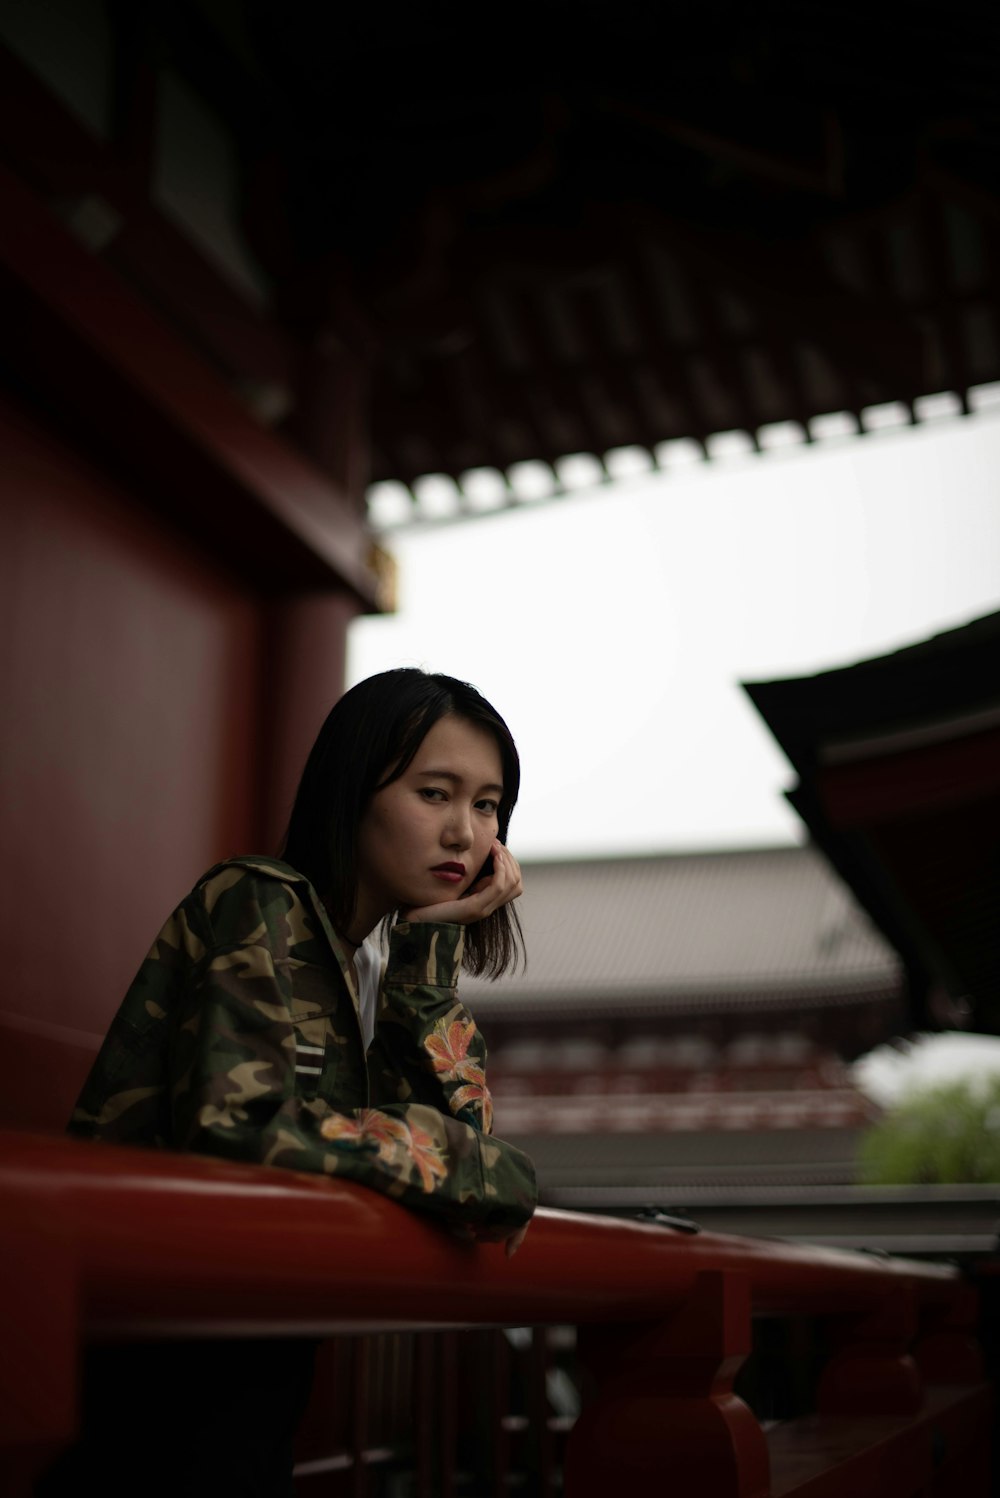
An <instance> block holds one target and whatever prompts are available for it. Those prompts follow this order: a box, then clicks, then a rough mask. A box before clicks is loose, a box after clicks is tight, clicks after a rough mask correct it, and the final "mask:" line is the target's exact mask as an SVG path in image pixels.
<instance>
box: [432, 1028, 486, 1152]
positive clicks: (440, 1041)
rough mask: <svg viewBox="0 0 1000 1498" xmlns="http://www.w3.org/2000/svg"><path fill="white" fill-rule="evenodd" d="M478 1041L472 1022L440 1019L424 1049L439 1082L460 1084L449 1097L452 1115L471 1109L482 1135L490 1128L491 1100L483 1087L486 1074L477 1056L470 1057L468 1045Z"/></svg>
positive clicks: (484, 1086)
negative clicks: (428, 1055)
mask: <svg viewBox="0 0 1000 1498" xmlns="http://www.w3.org/2000/svg"><path fill="white" fill-rule="evenodd" d="M475 1038H477V1030H476V1026H475V1024H474V1023H473V1021H472V1020H471V1019H470V1020H465V1021H463V1020H461V1019H456V1020H452V1021H451V1023H450V1024H449V1022H448V1020H447V1018H444V1019H439V1020H438V1021H437V1023H436V1024H435V1026H434V1030H433V1032H432V1033H431V1034H430V1035H428V1036H427V1038H426V1039H425V1041H424V1046H425V1048H426V1049H427V1051H428V1052H429V1054H430V1057H431V1065H432V1067H433V1069H434V1071H435V1072H437V1074H438V1076H439V1078H440V1080H441V1081H442V1082H443V1083H445V1082H461V1083H462V1084H463V1085H462V1086H460V1087H457V1088H456V1090H455V1091H454V1092H453V1093H451V1094H450V1096H449V1098H448V1102H449V1105H450V1107H451V1110H452V1112H453V1113H458V1112H459V1111H460V1110H461V1109H463V1108H471V1109H472V1111H473V1113H475V1114H476V1115H477V1121H478V1122H479V1123H480V1126H481V1128H482V1130H483V1133H484V1134H489V1133H490V1132H491V1131H492V1128H493V1100H492V1098H491V1097H490V1091H489V1088H488V1087H487V1085H486V1073H485V1071H484V1070H483V1068H482V1066H481V1065H480V1064H479V1061H478V1057H477V1056H474V1055H472V1056H470V1054H469V1045H470V1042H471V1041H472V1040H474V1039H475Z"/></svg>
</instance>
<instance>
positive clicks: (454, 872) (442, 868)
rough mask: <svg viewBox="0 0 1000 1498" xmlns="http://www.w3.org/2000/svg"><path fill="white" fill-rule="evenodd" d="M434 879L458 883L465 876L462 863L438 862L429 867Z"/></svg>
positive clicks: (447, 882)
mask: <svg viewBox="0 0 1000 1498" xmlns="http://www.w3.org/2000/svg"><path fill="white" fill-rule="evenodd" d="M431 873H432V874H433V875H434V877H435V878H436V879H443V880H444V881H445V883H446V884H460V883H461V882H462V880H463V879H464V878H465V864H464V863H439V864H438V865H437V867H436V868H433V869H431Z"/></svg>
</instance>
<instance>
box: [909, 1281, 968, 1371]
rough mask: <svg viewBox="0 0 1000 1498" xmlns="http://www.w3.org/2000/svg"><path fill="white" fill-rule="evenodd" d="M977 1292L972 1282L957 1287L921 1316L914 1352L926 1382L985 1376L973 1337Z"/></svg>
mask: <svg viewBox="0 0 1000 1498" xmlns="http://www.w3.org/2000/svg"><path fill="white" fill-rule="evenodd" d="M978 1326H979V1295H978V1292H977V1291H976V1290H975V1289H974V1288H973V1287H972V1285H963V1286H962V1287H961V1288H959V1287H956V1290H955V1295H954V1298H953V1299H952V1300H951V1301H950V1302H949V1304H948V1305H945V1306H933V1307H930V1308H929V1309H928V1310H927V1312H926V1313H925V1315H924V1316H923V1317H921V1323H920V1337H919V1339H918V1341H917V1345H916V1347H915V1348H914V1349H913V1355H914V1357H915V1358H916V1360H917V1367H918V1368H919V1369H920V1372H921V1373H922V1374H923V1376H924V1378H925V1379H926V1380H927V1382H928V1383H929V1384H978V1383H982V1381H983V1380H984V1379H985V1377H986V1372H985V1369H984V1367H983V1352H982V1348H981V1347H980V1345H979V1342H978V1340H977V1337H976V1332H977V1328H978Z"/></svg>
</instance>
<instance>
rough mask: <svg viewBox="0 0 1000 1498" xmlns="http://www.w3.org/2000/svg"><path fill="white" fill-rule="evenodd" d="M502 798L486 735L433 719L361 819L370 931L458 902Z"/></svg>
mask: <svg viewBox="0 0 1000 1498" xmlns="http://www.w3.org/2000/svg"><path fill="white" fill-rule="evenodd" d="M502 794H503V770H502V762H501V758H500V749H499V746H498V745H497V741H496V739H495V738H494V737H493V735H492V734H491V733H490V732H489V730H488V729H485V728H482V727H480V726H479V725H478V724H476V723H469V722H467V721H466V720H465V719H464V718H457V717H454V716H452V715H450V714H449V715H448V716H446V717H443V718H439V719H438V721H437V722H436V723H435V724H434V726H433V727H432V728H431V729H429V730H428V732H427V735H426V737H425V738H424V741H423V743H422V744H421V745H420V748H419V749H418V750H417V752H416V754H415V755H414V757H413V760H412V762H411V763H410V765H409V766H408V767H407V769H406V770H404V772H403V774H402V775H401V776H400V777H399V779H398V780H393V781H392V782H391V783H390V784H389V785H387V786H384V787H383V789H382V790H380V791H376V792H375V794H374V795H373V796H372V799H371V801H370V802H369V803H368V806H367V807H366V808H365V811H364V813H363V815H362V817H361V822H360V825H359V829H358V905H357V911H358V914H359V915H360V916H362V917H363V918H364V919H365V920H366V922H367V921H368V920H370V921H371V924H372V925H374V924H375V923H376V922H377V921H378V920H379V919H381V917H382V916H383V915H388V913H389V912H390V911H391V910H395V909H396V908H397V907H402V908H403V909H406V908H408V907H409V908H415V907H422V906H427V905H436V904H440V903H443V902H444V901H447V900H455V899H456V898H457V897H458V896H459V895H461V894H463V893H464V892H465V891H466V890H467V889H468V888H469V886H470V885H471V884H472V883H473V881H474V880H475V878H476V876H477V875H478V873H479V871H480V869H481V868H482V866H483V864H484V863H485V861H486V858H487V856H488V854H489V852H490V846H491V844H492V842H493V839H494V838H495V837H496V835H497V830H498V821H497V811H498V808H499V805H500V798H501V796H502ZM372 912H374V914H372ZM369 929H370V928H369Z"/></svg>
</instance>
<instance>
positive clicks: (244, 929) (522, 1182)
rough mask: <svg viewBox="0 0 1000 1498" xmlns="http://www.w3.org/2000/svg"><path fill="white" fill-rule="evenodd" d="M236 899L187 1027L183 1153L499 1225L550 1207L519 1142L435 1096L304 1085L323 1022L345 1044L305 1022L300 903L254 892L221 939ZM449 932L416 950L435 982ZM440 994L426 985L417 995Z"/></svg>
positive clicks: (179, 1037) (177, 1040)
mask: <svg viewBox="0 0 1000 1498" xmlns="http://www.w3.org/2000/svg"><path fill="white" fill-rule="evenodd" d="M236 893H237V892H236V891H231V892H229V895H228V898H226V897H224V898H223V899H221V900H220V901H219V904H218V906H217V907H216V910H215V911H213V912H212V917H211V918H212V920H213V924H214V926H215V932H214V935H215V940H214V941H213V943H212V949H211V951H210V953H209V954H208V957H207V960H206V962H205V963H204V964H203V966H202V971H201V976H200V979H199V981H198V982H197V983H195V984H192V985H191V986H190V988H189V990H188V991H187V992H186V993H185V995H184V997H183V999H182V1001H181V1002H182V1009H183V1012H181V1013H179V1014H178V1016H177V1020H178V1022H177V1024H176V1025H175V1027H174V1031H173V1055H172V1057H171V1065H170V1069H169V1070H170V1076H171V1091H172V1096H171V1107H172V1119H173V1136H174V1141H175V1144H176V1147H177V1148H180V1149H186V1150H195V1151H198V1152H200V1153H204V1154H213V1155H221V1156H224V1157H226V1158H228V1159H238V1160H248V1161H254V1162H258V1163H261V1164H265V1165H279V1166H283V1167H286V1168H288V1169H292V1170H308V1171H315V1172H316V1173H318V1174H325V1175H336V1176H341V1177H344V1178H346V1179H348V1180H353V1181H357V1182H360V1183H361V1184H362V1185H365V1186H369V1187H371V1188H373V1189H374V1190H377V1191H381V1192H384V1193H385V1194H386V1195H388V1196H390V1197H393V1198H395V1199H397V1200H399V1201H400V1202H402V1203H404V1204H405V1205H406V1206H408V1207H412V1208H415V1209H417V1210H419V1211H421V1212H427V1213H431V1214H436V1215H439V1216H442V1217H445V1218H448V1219H450V1220H452V1221H456V1222H463V1223H474V1224H477V1225H482V1226H485V1227H489V1228H503V1227H507V1226H509V1227H516V1226H519V1225H520V1224H521V1223H523V1222H526V1221H527V1220H528V1219H529V1218H530V1216H531V1213H532V1211H533V1210H534V1206H535V1200H536V1191H535V1180H534V1171H533V1169H532V1166H531V1162H530V1161H529V1160H528V1158H527V1156H525V1155H523V1154H522V1153H521V1152H520V1151H519V1150H517V1149H515V1148H514V1147H513V1146H511V1145H508V1144H504V1143H503V1142H502V1141H500V1140H492V1139H488V1138H486V1137H485V1135H483V1134H482V1133H480V1131H479V1130H478V1129H477V1128H476V1127H474V1126H473V1125H472V1124H471V1123H469V1122H467V1121H465V1119H464V1118H459V1117H457V1116H455V1115H454V1114H453V1113H451V1112H449V1113H444V1112H442V1111H439V1110H438V1108H437V1107H435V1106H433V1105H432V1104H431V1103H429V1102H427V1101H425V1100H424V1098H423V1097H417V1098H415V1099H414V1100H413V1101H393V1102H386V1103H385V1105H384V1106H380V1107H377V1108H367V1107H365V1108H359V1107H351V1106H349V1101H350V1100H345V1101H344V1106H343V1107H335V1106H333V1105H332V1104H331V1103H330V1102H328V1101H326V1100H325V1099H324V1097H323V1096H321V1095H317V1092H316V1089H315V1084H313V1085H312V1086H309V1085H308V1083H307V1082H305V1081H304V1079H303V1075H302V1073H303V1067H302V1064H301V1056H302V1054H303V1050H304V1049H305V1054H306V1059H307V1060H309V1059H311V1057H310V1055H309V1052H310V1051H312V1050H313V1049H317V1048H315V1047H313V1046H308V1047H303V1039H302V1037H303V1034H304V1033H305V1034H306V1035H307V1036H308V1037H309V1039H312V1040H315V1039H316V1035H317V1031H316V1028H315V1026H316V1025H317V1024H320V1025H322V1024H332V1025H333V1029H332V1030H331V1032H330V1039H331V1041H332V1044H333V1046H334V1048H335V1049H337V1048H338V1047H340V1046H342V1045H343V1044H344V1042H345V1037H344V1036H343V1035H342V1034H338V1033H337V1026H336V1023H335V1020H331V1019H330V1018H329V1016H327V1017H322V1016H320V1018H319V1019H316V1018H314V1019H311V1020H307V1021H306V1022H303V1020H302V1014H303V1012H304V1011H305V1012H308V1010H309V997H310V992H311V990H310V987H309V984H310V978H309V972H310V967H309V964H308V963H303V962H302V961H301V960H300V959H299V958H298V957H297V956H296V951H301V950H302V948H301V947H299V948H297V947H296V945H295V937H296V933H295V931H294V929H293V925H294V921H295V920H296V919H298V917H297V915H296V911H295V907H294V905H292V906H290V907H289V906H288V905H287V904H286V905H285V906H283V907H280V906H279V907H278V908H277V909H275V908H254V907H253V901H252V899H251V891H250V890H249V889H248V888H247V887H246V885H245V884H244V886H243V887H242V888H241V889H240V890H239V891H238V898H239V907H238V924H239V927H240V930H239V939H238V940H235V941H228V942H227V941H223V940H220V938H221V937H222V936H223V935H224V934H229V935H232V934H233V932H232V930H231V929H228V928H231V925H232V922H231V921H229V920H227V919H226V916H225V910H224V909H223V907H224V906H225V905H226V904H227V903H228V905H229V906H230V909H231V908H232V903H233V897H234V895H236ZM258 898H259V892H258ZM220 909H221V910H222V915H221V918H220V915H219V912H220ZM412 929H414V930H415V929H416V928H412ZM448 929H450V928H441V927H435V928H430V927H428V928H427V932H426V933H420V934H419V935H418V937H417V938H415V939H414V940H413V941H412V942H411V947H410V955H411V958H412V962H413V963H414V964H415V965H416V967H417V968H420V967H421V965H422V968H423V972H424V975H425V976H428V975H430V976H433V975H434V973H436V971H437V968H436V967H435V963H436V962H437V961H438V957H437V953H438V949H439V947H440V946H441V941H440V937H439V936H438V933H439V932H441V931H442V930H448ZM313 971H314V970H313ZM410 971H412V969H407V972H410ZM402 986H403V987H404V988H407V989H408V988H409V987H410V985H409V984H407V983H404V984H403V985H402ZM426 986H427V985H414V988H415V991H416V993H417V994H418V995H419V992H420V990H421V989H422V988H423V987H426ZM344 998H345V1002H346V990H345V996H344ZM415 1001H416V1000H415ZM351 1023H352V1024H353V1023H354V1017H353V1015H352V1016H351ZM310 1026H311V1027H312V1028H310ZM341 1028H342V1027H341ZM359 1046H360V1042H359ZM460 1085H475V1084H460ZM336 1101H338V1102H339V1101H340V1099H336Z"/></svg>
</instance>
